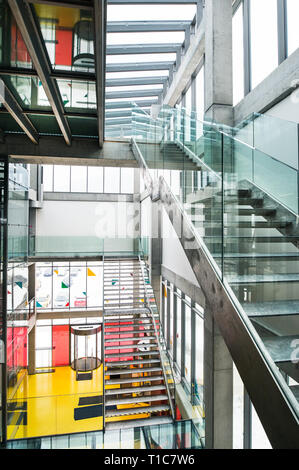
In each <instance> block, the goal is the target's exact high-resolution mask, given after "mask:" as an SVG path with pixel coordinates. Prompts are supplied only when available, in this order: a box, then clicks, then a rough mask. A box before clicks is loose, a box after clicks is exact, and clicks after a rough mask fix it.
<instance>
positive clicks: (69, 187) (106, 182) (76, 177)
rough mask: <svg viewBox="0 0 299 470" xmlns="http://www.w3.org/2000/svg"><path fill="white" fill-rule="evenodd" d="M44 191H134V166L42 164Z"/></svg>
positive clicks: (128, 192) (129, 192)
mask: <svg viewBox="0 0 299 470" xmlns="http://www.w3.org/2000/svg"><path fill="white" fill-rule="evenodd" d="M43 186H44V191H46V192H53V191H54V192H80V193H86V192H87V193H109V194H111V193H116V194H118V193H120V194H132V193H134V168H117V167H105V168H104V167H97V166H89V167H86V166H74V165H71V166H70V165H43Z"/></svg>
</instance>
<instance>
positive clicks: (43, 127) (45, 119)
mask: <svg viewBox="0 0 299 470" xmlns="http://www.w3.org/2000/svg"><path fill="white" fill-rule="evenodd" d="M28 117H29V119H30V121H31V122H32V124H33V125H34V127H35V128H36V130H37V131H38V132H39V133H46V134H59V135H61V130H60V128H59V126H58V124H57V121H56V118H55V116H42V115H37V114H30V115H28Z"/></svg>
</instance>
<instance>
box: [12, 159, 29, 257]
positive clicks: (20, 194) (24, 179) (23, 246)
mask: <svg viewBox="0 0 299 470" xmlns="http://www.w3.org/2000/svg"><path fill="white" fill-rule="evenodd" d="M28 187H29V177H28V171H27V169H26V168H24V167H23V166H22V165H19V164H9V189H8V259H10V260H11V261H12V260H20V261H22V260H24V259H25V258H26V256H27V255H28V225H29V223H28V218H29V200H28Z"/></svg>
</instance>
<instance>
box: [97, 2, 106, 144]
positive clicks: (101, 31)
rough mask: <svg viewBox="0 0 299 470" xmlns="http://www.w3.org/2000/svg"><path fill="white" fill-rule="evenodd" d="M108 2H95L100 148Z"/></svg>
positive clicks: (102, 136)
mask: <svg viewBox="0 0 299 470" xmlns="http://www.w3.org/2000/svg"><path fill="white" fill-rule="evenodd" d="M106 17H107V2H106V0H94V29H95V69H96V93H97V110H98V134H99V146H100V148H102V146H103V142H104V125H105V62H106V60H105V49H106Z"/></svg>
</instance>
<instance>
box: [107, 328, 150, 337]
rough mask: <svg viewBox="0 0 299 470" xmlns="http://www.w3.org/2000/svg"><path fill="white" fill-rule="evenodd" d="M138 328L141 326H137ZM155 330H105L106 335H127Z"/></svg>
mask: <svg viewBox="0 0 299 470" xmlns="http://www.w3.org/2000/svg"><path fill="white" fill-rule="evenodd" d="M142 327H144V325H142ZM137 328H140V327H137ZM154 332H155V330H140V329H139V330H138V329H136V330H117V331H108V332H106V331H105V337H106V336H107V335H109V336H111V335H126V334H140V333H154Z"/></svg>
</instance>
